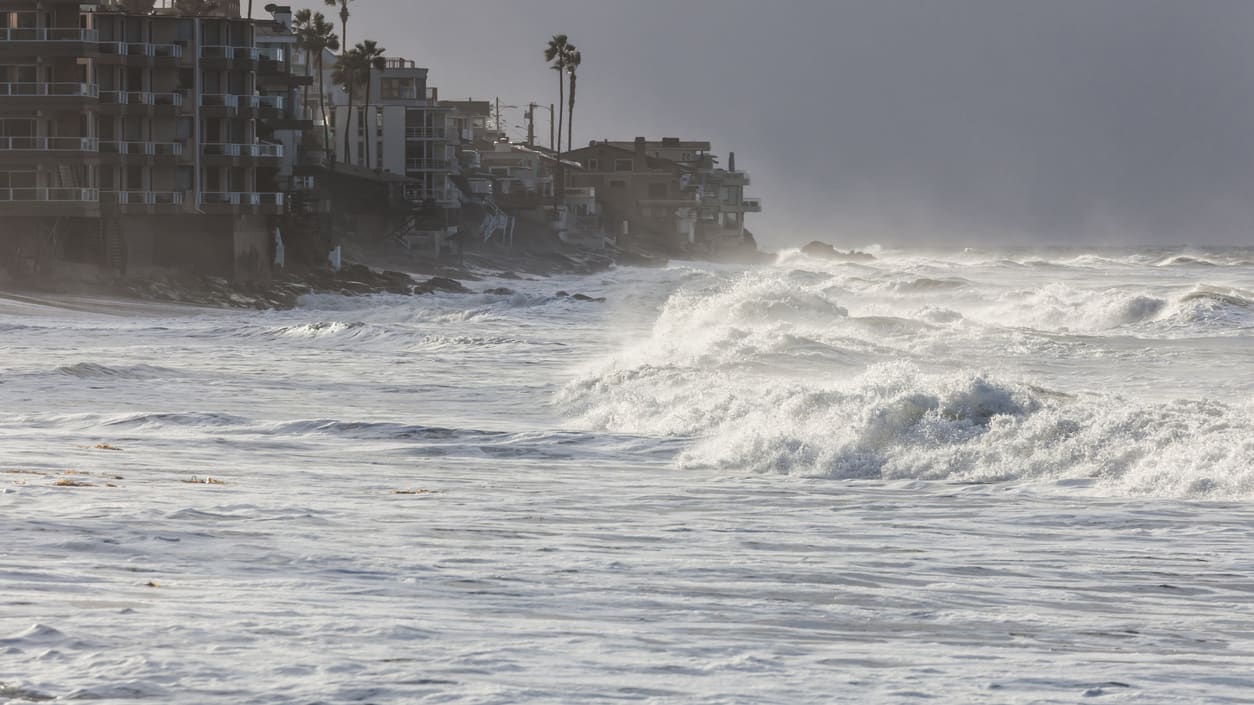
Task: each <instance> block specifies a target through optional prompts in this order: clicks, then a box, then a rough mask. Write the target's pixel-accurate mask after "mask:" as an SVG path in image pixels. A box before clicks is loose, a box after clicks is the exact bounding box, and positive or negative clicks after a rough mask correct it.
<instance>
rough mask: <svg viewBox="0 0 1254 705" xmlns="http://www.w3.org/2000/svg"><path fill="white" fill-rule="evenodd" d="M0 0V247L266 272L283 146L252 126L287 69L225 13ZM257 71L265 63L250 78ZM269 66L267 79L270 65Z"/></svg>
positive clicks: (268, 108)
mask: <svg viewBox="0 0 1254 705" xmlns="http://www.w3.org/2000/svg"><path fill="white" fill-rule="evenodd" d="M179 7H180V5H179V3H177V2H175V3H168V4H163V5H162V6H157V3H154V2H151V1H150V2H147V3H144V2H136V1H135V0H129V1H128V2H124V3H121V2H119V3H110V2H100V3H97V4H84V3H82V2H79V1H78V0H0V254H3V255H6V256H7V259H6V264H7V265H8V267H9V269H10V270H18V271H22V270H30V269H33V268H37V267H41V266H43V265H44V264H46V262H47V261H48V260H49V259H55V258H58V257H59V258H64V259H69V260H78V261H82V262H87V263H97V262H98V263H102V264H107V265H109V266H110V267H112V268H113V269H115V270H119V271H123V272H127V273H139V272H142V271H144V270H147V269H150V268H165V267H170V268H177V269H190V270H194V271H198V272H201V273H205V274H214V275H225V276H234V277H236V278H238V279H264V278H265V277H266V276H268V272H269V265H270V256H269V252H270V247H271V243H272V240H273V227H272V223H271V222H270V218H271V217H273V216H277V215H278V214H280V213H281V212H282V211H283V206H284V194H283V190H282V189H283V184H281V183H280V181H281V180H280V179H279V178H278V174H279V171H280V168H281V167H282V163H283V159H284V156H285V154H286V150H285V148H284V146H283V145H282V144H277V143H270V142H264V141H261V140H259V139H258V127H259V125H262V126H264V125H265V124H266V121H269V120H282V119H285V118H286V112H285V111H286V107H287V97H286V95H284V94H282V93H267V94H266V95H260V94H259V93H258V88H259V87H263V86H265V85H267V84H268V83H267V82H270V80H271V79H270V78H268V77H278V76H281V75H282V74H283V73H285V66H286V63H285V56H284V53H283V50H282V49H281V48H274V47H272V48H268V49H259V48H257V46H256V44H255V41H254V40H255V38H254V25H253V22H252V21H251V20H247V19H242V18H240V17H239V16H238V11H236V12H235V13H233V14H232V13H230V12H221V11H220V14H216V15H209V16H189V15H185V14H182V13H181V12H180V10H179ZM259 77H266V78H259ZM276 80H277V79H276Z"/></svg>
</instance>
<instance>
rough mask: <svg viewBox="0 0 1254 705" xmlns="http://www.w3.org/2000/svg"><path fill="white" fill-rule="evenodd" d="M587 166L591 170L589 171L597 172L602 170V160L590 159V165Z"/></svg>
mask: <svg viewBox="0 0 1254 705" xmlns="http://www.w3.org/2000/svg"><path fill="white" fill-rule="evenodd" d="M587 166H588V168H589V169H592V170H593V171H596V170H597V169H600V168H601V160H599V159H589V160H588V164H587Z"/></svg>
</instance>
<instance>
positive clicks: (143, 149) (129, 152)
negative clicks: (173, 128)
mask: <svg viewBox="0 0 1254 705" xmlns="http://www.w3.org/2000/svg"><path fill="white" fill-rule="evenodd" d="M100 153H101V154H116V155H120V156H124V157H181V156H183V143H182V142H120V141H113V140H109V141H104V142H101V143H100Z"/></svg>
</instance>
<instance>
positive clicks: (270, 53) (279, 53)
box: [257, 47, 283, 63]
mask: <svg viewBox="0 0 1254 705" xmlns="http://www.w3.org/2000/svg"><path fill="white" fill-rule="evenodd" d="M257 58H259V59H265V60H266V61H278V62H280V63H281V62H282V61H283V50H282V49H280V48H279V47H258V48H257Z"/></svg>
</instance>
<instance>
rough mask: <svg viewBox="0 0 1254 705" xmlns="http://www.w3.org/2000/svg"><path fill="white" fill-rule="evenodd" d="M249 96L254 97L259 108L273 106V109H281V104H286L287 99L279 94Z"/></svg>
mask: <svg viewBox="0 0 1254 705" xmlns="http://www.w3.org/2000/svg"><path fill="white" fill-rule="evenodd" d="M249 97H251V98H255V99H256V100H257V107H261V108H274V109H275V110H282V109H283V106H284V105H286V104H287V101H285V100H284V99H283V96H281V95H254V96H249Z"/></svg>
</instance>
